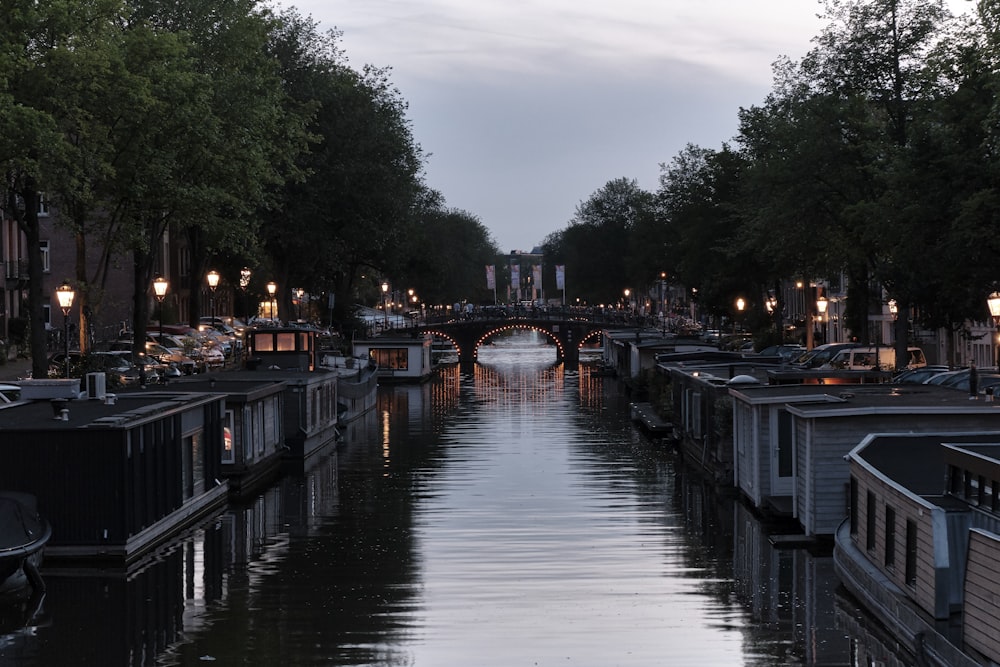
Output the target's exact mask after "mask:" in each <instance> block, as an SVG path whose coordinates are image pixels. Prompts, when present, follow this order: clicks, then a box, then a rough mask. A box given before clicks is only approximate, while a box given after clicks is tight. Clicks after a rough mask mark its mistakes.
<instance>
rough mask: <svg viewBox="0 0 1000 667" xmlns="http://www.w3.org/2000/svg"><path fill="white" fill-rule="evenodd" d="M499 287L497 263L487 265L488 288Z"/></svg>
mask: <svg viewBox="0 0 1000 667" xmlns="http://www.w3.org/2000/svg"><path fill="white" fill-rule="evenodd" d="M496 288H497V267H496V265H495V264H487V265H486V289H496Z"/></svg>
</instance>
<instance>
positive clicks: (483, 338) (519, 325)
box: [459, 320, 566, 360]
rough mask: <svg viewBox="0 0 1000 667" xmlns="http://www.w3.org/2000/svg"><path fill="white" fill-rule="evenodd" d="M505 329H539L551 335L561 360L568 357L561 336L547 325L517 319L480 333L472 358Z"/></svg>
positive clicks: (476, 357) (477, 356)
mask: <svg viewBox="0 0 1000 667" xmlns="http://www.w3.org/2000/svg"><path fill="white" fill-rule="evenodd" d="M504 331H537V332H538V333H542V334H545V335H546V336H548V337H549V339H550V340H551V341H552V342H554V343H555V344H556V358H557V359H560V360H562V359H565V358H566V350H565V349H564V348H563V342H562V341H561V340H559V338H558V337H557V336H556V335H555V334H554V333H552V332H551V331H549V330H548V329H546V328H545V327H540V326H538V325H536V324H529V323H526V322H519V321H516V320H515V321H513V322H509V323H506V324H498V325H497V326H495V327H493V328H492V329H488V330H486V331H485V332H484V333H483V334H482V335H480V336H479V339H478V340H477V341H476V344H475V345H474V346H473V348H472V350H471V354H472V359H473V360H476V359H478V358H479V347H480V346H481V345H483V344H484V343H486V342H487V341H488V340H490V339H491V338H493V337H494V336H496V335H497V334H501V333H503V332H504ZM461 356H462V355H461V354H459V358H461Z"/></svg>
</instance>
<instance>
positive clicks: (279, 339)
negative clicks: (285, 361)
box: [274, 333, 295, 352]
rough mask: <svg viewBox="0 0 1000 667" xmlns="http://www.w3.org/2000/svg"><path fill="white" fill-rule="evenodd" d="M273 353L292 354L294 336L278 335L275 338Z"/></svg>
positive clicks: (290, 334)
mask: <svg viewBox="0 0 1000 667" xmlns="http://www.w3.org/2000/svg"><path fill="white" fill-rule="evenodd" d="M274 347H275V351H277V352H294V351H295V334H294V333H280V334H277V335H276V336H275V345H274Z"/></svg>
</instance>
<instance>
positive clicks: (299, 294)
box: [295, 287, 306, 322]
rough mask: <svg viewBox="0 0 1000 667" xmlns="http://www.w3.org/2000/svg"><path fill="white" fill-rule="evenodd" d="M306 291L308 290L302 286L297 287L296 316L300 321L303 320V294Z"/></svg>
mask: <svg viewBox="0 0 1000 667" xmlns="http://www.w3.org/2000/svg"><path fill="white" fill-rule="evenodd" d="M305 293H306V291H305V290H304V289H302V288H301V287H296V288H295V318H296V319H297V320H298V321H299V322H301V321H302V295H304V294H305Z"/></svg>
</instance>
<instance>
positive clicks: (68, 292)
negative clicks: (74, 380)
mask: <svg viewBox="0 0 1000 667" xmlns="http://www.w3.org/2000/svg"><path fill="white" fill-rule="evenodd" d="M74 297H76V292H74V291H73V287H72V286H71V285H70V284H69V281H68V280H64V281H63V283H62V285H60V286H59V287H57V288H56V299H58V300H59V308H60V309H61V310H62V314H63V353H64V354H65V355H66V377H69V310H70V308H72V307H73V299H74Z"/></svg>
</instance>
